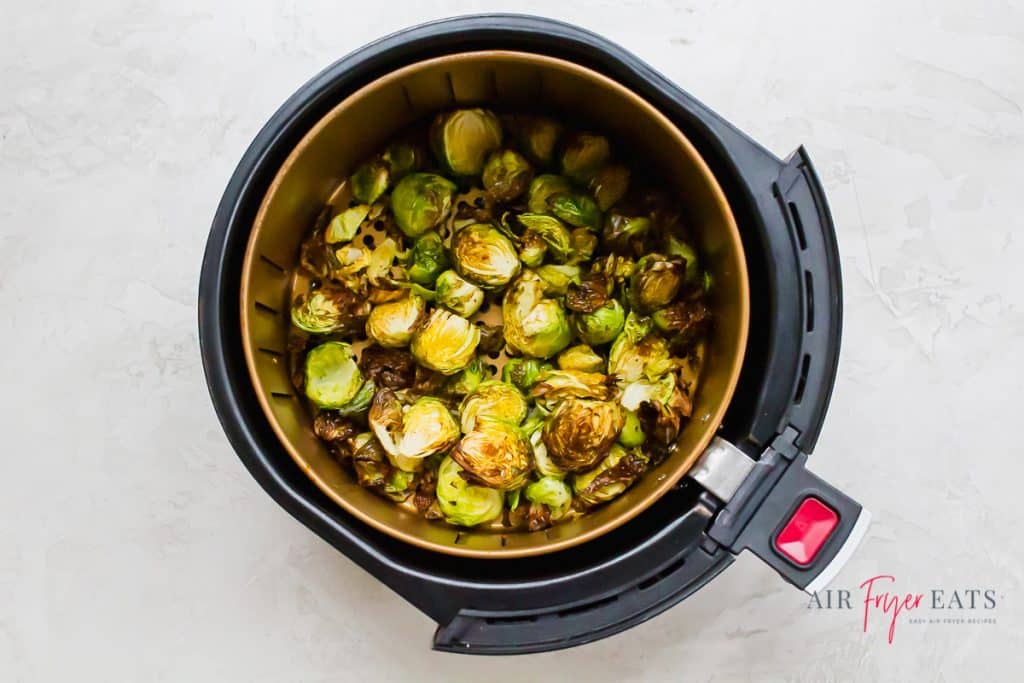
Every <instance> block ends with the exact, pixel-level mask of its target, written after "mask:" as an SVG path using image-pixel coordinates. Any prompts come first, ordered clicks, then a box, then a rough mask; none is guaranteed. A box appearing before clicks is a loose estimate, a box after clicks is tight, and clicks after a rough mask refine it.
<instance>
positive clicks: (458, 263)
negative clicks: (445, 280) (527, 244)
mask: <svg viewBox="0 0 1024 683" xmlns="http://www.w3.org/2000/svg"><path fill="white" fill-rule="evenodd" d="M452 258H453V259H454V260H455V270H456V271H458V273H459V275H461V276H462V277H464V278H466V279H467V280H469V281H470V282H472V283H474V284H476V285H479V286H481V287H483V288H484V289H495V288H499V287H503V286H504V285H506V284H508V283H509V281H510V280H512V278H514V277H515V276H516V275H518V274H519V270H520V268H521V266H520V264H519V255H518V254H517V253H516V248H515V246H514V245H513V244H512V241H511V240H509V238H507V237H505V235H503V234H501V232H499V231H498V230H497V229H495V228H492V227H491V226H489V225H486V224H484V223H473V224H472V225H467V226H466V227H464V228H462V229H461V230H459V231H458V232H457V233H455V236H454V237H452Z"/></svg>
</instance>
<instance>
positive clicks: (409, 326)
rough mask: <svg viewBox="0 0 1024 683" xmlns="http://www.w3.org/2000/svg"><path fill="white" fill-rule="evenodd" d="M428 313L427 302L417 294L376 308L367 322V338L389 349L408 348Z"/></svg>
mask: <svg viewBox="0 0 1024 683" xmlns="http://www.w3.org/2000/svg"><path fill="white" fill-rule="evenodd" d="M426 311H427V302H426V301H424V300H423V298H422V297H420V296H417V295H415V294H409V295H408V296H406V297H405V298H404V299H400V300H398V301H394V302H392V303H387V304H380V305H378V306H374V308H373V310H372V311H370V317H369V319H368V320H367V321H366V336H368V337H369V338H370V339H372V340H374V341H375V342H377V343H378V344H380V345H381V346H386V347H388V348H400V347H402V346H408V344H409V342H411V341H412V337H413V334H414V333H415V332H416V329H417V328H418V327H419V325H420V323H421V322H423V317H424V316H425V315H426Z"/></svg>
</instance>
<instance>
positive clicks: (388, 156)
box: [384, 142, 423, 181]
mask: <svg viewBox="0 0 1024 683" xmlns="http://www.w3.org/2000/svg"><path fill="white" fill-rule="evenodd" d="M422 156H423V154H422V152H420V151H419V150H418V149H416V147H414V146H413V145H408V144H405V143H402V142H396V143H394V144H391V145H389V146H388V148H387V149H386V150H384V161H385V162H386V163H387V165H388V169H389V170H390V171H391V180H393V181H397V180H400V179H401V178H402V177H403V176H405V175H407V174H409V173H412V172H413V171H415V170H417V169H418V168H419V167H420V166H421V165H422Z"/></svg>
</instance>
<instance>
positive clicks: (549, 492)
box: [523, 477, 572, 520]
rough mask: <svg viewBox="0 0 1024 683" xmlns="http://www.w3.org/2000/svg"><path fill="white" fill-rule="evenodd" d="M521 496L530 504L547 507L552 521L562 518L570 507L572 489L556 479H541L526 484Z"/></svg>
mask: <svg viewBox="0 0 1024 683" xmlns="http://www.w3.org/2000/svg"><path fill="white" fill-rule="evenodd" d="M523 494H524V495H525V496H526V499H527V500H528V501H530V502H531V503H541V504H543V505H547V506H548V510H549V511H550V512H551V519H552V520H557V519H560V518H561V517H564V516H565V513H567V512H568V511H569V507H570V506H571V505H572V489H570V488H569V485H568V484H566V483H565V482H564V481H562V480H561V479H559V478H558V477H541V478H540V480H538V481H535V482H532V483H530V484H528V485H527V487H526V488H525V489H524V490H523Z"/></svg>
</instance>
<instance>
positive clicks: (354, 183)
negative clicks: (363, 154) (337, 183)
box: [348, 157, 391, 204]
mask: <svg viewBox="0 0 1024 683" xmlns="http://www.w3.org/2000/svg"><path fill="white" fill-rule="evenodd" d="M390 181H391V174H390V172H389V170H388V163H387V162H386V161H385V160H384V159H381V158H380V157H375V158H373V159H370V160H369V161H367V162H366V163H364V164H361V165H360V166H359V168H357V169H356V170H355V172H354V173H353V174H352V175H351V176H350V177H349V180H348V182H349V185H350V186H351V187H352V196H353V197H355V198H356V199H357V200H358V201H360V202H362V203H363V204H373V203H374V202H375V201H377V200H378V199H380V196H381V195H382V194H384V193H385V192H386V191H387V189H388V183H389V182H390Z"/></svg>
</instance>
